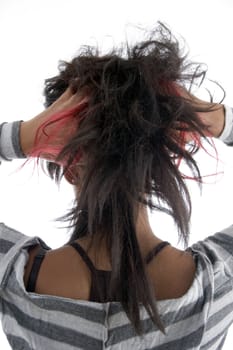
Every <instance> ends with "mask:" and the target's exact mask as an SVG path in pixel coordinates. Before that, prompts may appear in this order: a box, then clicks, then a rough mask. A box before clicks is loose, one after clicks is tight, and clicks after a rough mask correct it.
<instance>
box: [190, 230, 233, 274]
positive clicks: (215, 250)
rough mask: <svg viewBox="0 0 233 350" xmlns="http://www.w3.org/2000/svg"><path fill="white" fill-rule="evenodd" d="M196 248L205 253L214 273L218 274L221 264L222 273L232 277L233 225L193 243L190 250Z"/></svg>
mask: <svg viewBox="0 0 233 350" xmlns="http://www.w3.org/2000/svg"><path fill="white" fill-rule="evenodd" d="M196 249H197V250H198V251H199V252H202V253H203V254H205V256H206V257H207V258H208V260H209V262H210V264H211V266H212V268H213V272H214V273H216V274H219V273H220V271H219V268H220V265H222V267H223V273H224V274H226V275H227V276H228V277H229V278H233V225H231V226H229V227H227V228H226V229H224V230H222V231H221V232H217V233H215V234H214V235H212V236H209V237H207V238H206V239H205V240H203V241H201V242H198V243H196V244H194V245H193V246H192V250H194V251H195V250H196Z"/></svg>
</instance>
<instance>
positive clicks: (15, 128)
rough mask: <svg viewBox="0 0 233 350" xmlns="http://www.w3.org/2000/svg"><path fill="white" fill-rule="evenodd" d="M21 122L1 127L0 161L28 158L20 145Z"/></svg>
mask: <svg viewBox="0 0 233 350" xmlns="http://www.w3.org/2000/svg"><path fill="white" fill-rule="evenodd" d="M20 124H21V121H16V122H12V123H3V124H1V125H0V161H1V160H5V161H11V160H12V159H19V158H26V156H25V154H24V153H23V151H22V148H21V145H20Z"/></svg>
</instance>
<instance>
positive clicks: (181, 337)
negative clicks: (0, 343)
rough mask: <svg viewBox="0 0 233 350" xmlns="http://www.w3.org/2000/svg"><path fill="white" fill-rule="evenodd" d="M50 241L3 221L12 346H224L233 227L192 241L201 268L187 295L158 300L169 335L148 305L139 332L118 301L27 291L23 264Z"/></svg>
mask: <svg viewBox="0 0 233 350" xmlns="http://www.w3.org/2000/svg"><path fill="white" fill-rule="evenodd" d="M37 243H40V244H41V245H42V246H43V247H45V248H46V247H47V246H46V244H45V243H44V242H43V241H42V240H41V239H40V238H39V237H28V236H25V235H23V234H22V233H20V232H17V231H15V230H13V229H11V228H9V227H7V226H5V225H4V224H0V314H1V321H2V327H3V331H4V332H5V334H6V336H7V339H8V341H9V343H10V345H11V347H12V349H17V350H19V349H20V350H53V349H54V350H74V349H85V350H89V349H94V350H98V349H111V350H116V349H118V350H119V349H121V350H123V349H127V350H128V349H133V350H137V349H154V350H165V349H166V350H184V349H189V350H191V349H193V350H194V349H195V350H197V349H202V350H207V349H208V350H210V349H211V350H214V349H221V348H222V345H223V343H224V340H225V337H226V334H227V330H228V328H229V326H230V325H231V323H232V320H233V288H232V284H233V256H232V252H233V226H231V227H229V228H227V229H225V230H223V231H222V232H221V233H217V234H215V235H213V236H211V237H209V238H207V239H206V240H204V241H201V242H198V243H196V244H194V245H193V246H191V247H190V248H188V249H189V250H190V251H191V252H192V254H193V257H194V259H195V261H196V265H197V270H196V276H195V279H194V281H193V283H192V286H191V287H190V289H189V290H188V292H187V293H186V294H185V295H184V296H182V297H181V298H177V299H172V300H164V301H160V302H158V309H159V313H160V314H161V318H162V320H163V322H164V325H165V329H166V334H163V333H161V332H160V331H159V330H158V329H157V328H156V327H155V326H154V325H153V324H152V322H151V320H150V318H149V317H148V314H147V312H146V310H145V309H144V307H143V306H142V307H141V318H142V319H143V327H144V336H143V337H138V336H136V335H135V333H134V330H133V328H132V326H131V324H130V322H129V320H128V319H127V316H126V315H125V313H124V311H123V309H122V306H121V304H120V303H119V302H107V303H96V302H90V301H84V300H75V299H70V298H64V297H56V296H49V295H40V294H36V293H28V292H27V291H26V290H25V287H24V283H23V273H24V266H25V264H26V261H27V259H28V253H27V250H28V248H29V247H30V246H31V245H34V244H37Z"/></svg>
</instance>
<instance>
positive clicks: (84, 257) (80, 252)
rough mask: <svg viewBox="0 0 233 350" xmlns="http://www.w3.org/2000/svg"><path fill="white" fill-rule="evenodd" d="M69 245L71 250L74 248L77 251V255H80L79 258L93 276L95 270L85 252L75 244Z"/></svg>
mask: <svg viewBox="0 0 233 350" xmlns="http://www.w3.org/2000/svg"><path fill="white" fill-rule="evenodd" d="M69 245H71V246H72V247H73V248H75V249H76V250H77V251H78V253H79V254H80V255H81V257H82V258H83V260H84V261H85V263H86V264H87V266H88V267H89V269H90V270H91V272H93V273H94V274H95V271H96V268H95V266H94V265H93V262H92V261H91V259H90V258H89V256H88V255H87V253H86V252H85V250H84V249H83V248H82V247H81V246H80V245H79V244H78V243H77V242H71V243H69Z"/></svg>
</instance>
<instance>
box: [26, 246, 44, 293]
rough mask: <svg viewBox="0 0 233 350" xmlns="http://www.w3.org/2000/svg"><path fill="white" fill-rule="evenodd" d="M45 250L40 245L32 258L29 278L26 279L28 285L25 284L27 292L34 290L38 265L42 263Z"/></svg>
mask: <svg viewBox="0 0 233 350" xmlns="http://www.w3.org/2000/svg"><path fill="white" fill-rule="evenodd" d="M46 252H47V250H46V249H44V248H42V247H41V248H40V249H39V252H38V254H37V255H36V256H35V258H34V261H33V265H32V269H31V272H30V275H29V279H28V285H27V291H28V292H34V291H35V287H36V280H37V275H38V273H39V270H40V266H41V264H42V261H43V260H44V257H45V254H46Z"/></svg>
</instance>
